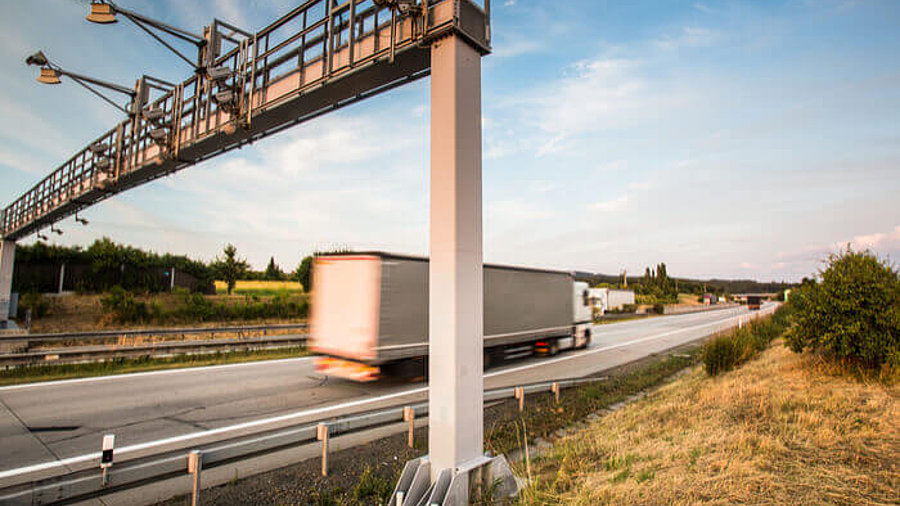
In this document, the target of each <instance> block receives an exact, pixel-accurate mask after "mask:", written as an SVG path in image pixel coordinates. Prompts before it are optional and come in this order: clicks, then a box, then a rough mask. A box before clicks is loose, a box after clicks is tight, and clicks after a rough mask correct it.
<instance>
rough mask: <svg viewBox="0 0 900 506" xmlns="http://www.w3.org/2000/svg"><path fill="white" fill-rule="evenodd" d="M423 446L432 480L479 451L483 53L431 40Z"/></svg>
mask: <svg viewBox="0 0 900 506" xmlns="http://www.w3.org/2000/svg"><path fill="white" fill-rule="evenodd" d="M430 257H431V260H430V267H429V303H428V308H429V315H428V316H429V318H428V332H429V362H428V370H429V394H428V404H429V408H428V429H429V433H428V452H429V458H430V461H431V475H432V480H434V479H436V477H437V475H438V473H440V471H441V470H443V469H455V468H457V467H458V466H459V465H460V464H463V463H465V462H467V461H470V460H473V459H475V458H479V457H481V456H482V446H483V437H484V434H483V433H484V428H483V404H484V402H483V392H484V381H483V372H482V362H483V355H482V349H483V340H484V335H483V334H484V328H483V326H484V320H483V317H482V314H483V311H484V307H483V301H482V299H483V296H484V292H483V289H482V284H483V282H484V278H483V277H482V261H483V260H482V246H481V54H480V53H479V52H478V51H476V50H475V49H474V48H473V47H472V46H470V45H469V44H467V43H466V42H465V41H463V39H462V38H460V37H458V36H456V35H450V36H447V37H445V38H441V39H439V40H436V41H434V42H433V43H432V45H431V254H430Z"/></svg>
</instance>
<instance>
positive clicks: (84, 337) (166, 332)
mask: <svg viewBox="0 0 900 506" xmlns="http://www.w3.org/2000/svg"><path fill="white" fill-rule="evenodd" d="M306 328H307V325H306V324H305V323H282V324H274V325H236V326H230V327H184V328H156V329H133V330H95V331H88V332H58V333H40V334H38V333H35V334H18V335H3V336H0V342H3V341H23V340H27V341H29V342H42V343H46V342H60V341H94V340H98V339H112V338H120V337H121V338H129V337H155V336H160V337H162V336H177V335H181V336H186V335H195V334H210V335H215V334H223V333H238V334H250V333H253V332H261V333H262V334H263V335H265V334H266V333H267V332H269V331H277V330H305V329H306Z"/></svg>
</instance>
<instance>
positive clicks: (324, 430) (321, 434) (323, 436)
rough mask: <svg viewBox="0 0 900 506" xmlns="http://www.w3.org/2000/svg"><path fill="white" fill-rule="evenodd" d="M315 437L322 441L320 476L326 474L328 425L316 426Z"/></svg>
mask: <svg viewBox="0 0 900 506" xmlns="http://www.w3.org/2000/svg"><path fill="white" fill-rule="evenodd" d="M316 439H317V440H319V441H321V442H322V476H328V425H327V424H324V423H320V424H319V425H317V426H316Z"/></svg>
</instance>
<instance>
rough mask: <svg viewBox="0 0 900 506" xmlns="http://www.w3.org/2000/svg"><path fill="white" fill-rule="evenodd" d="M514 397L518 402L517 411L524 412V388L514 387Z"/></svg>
mask: <svg viewBox="0 0 900 506" xmlns="http://www.w3.org/2000/svg"><path fill="white" fill-rule="evenodd" d="M515 397H516V399H518V401H519V411H524V410H525V387H516V389H515Z"/></svg>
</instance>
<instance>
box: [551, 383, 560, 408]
mask: <svg viewBox="0 0 900 506" xmlns="http://www.w3.org/2000/svg"><path fill="white" fill-rule="evenodd" d="M550 391H551V392H553V396H554V397H555V398H556V403H557V404H559V383H557V382H555V381H554V382H553V384H552V385H550Z"/></svg>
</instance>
